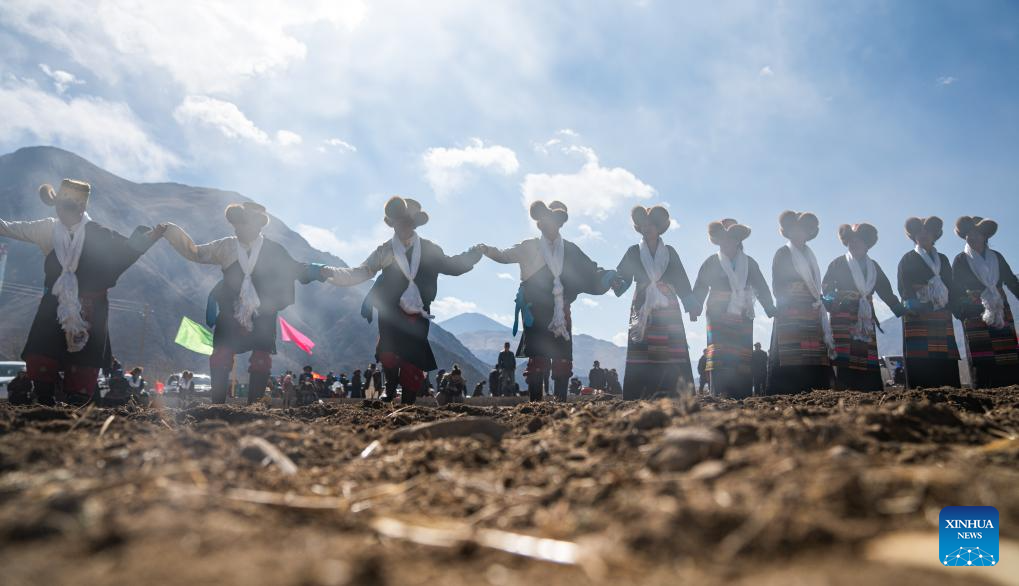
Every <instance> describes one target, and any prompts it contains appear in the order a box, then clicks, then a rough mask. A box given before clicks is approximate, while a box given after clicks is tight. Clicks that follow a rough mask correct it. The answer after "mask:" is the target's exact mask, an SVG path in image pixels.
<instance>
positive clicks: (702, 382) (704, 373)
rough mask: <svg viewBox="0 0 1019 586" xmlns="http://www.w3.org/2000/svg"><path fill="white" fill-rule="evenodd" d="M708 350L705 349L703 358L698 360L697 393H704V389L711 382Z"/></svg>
mask: <svg viewBox="0 0 1019 586" xmlns="http://www.w3.org/2000/svg"><path fill="white" fill-rule="evenodd" d="M709 376H710V375H709V374H708V349H707V348H705V349H704V352H702V353H701V357H700V358H699V359H698V360H697V379H698V381H697V387H698V388H697V392H699V393H703V392H704V387H705V386H706V385H707V384H708V383H709V382H710V381H709V380H708V377H709Z"/></svg>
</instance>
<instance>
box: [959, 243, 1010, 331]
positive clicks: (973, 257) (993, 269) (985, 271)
mask: <svg viewBox="0 0 1019 586" xmlns="http://www.w3.org/2000/svg"><path fill="white" fill-rule="evenodd" d="M963 252H965V253H966V260H967V261H968V262H969V268H970V270H972V271H973V274H974V275H976V277H977V280H979V281H980V284H982V285H983V286H984V290H983V291H982V292H981V293H980V303H981V304H982V305H983V306H984V313H983V315H981V316H980V317H981V319H983V320H984V323H985V324H987V325H988V326H990V327H992V328H1003V327H1005V298H1004V297H1002V295H1001V292H1000V291H998V281H999V280H1000V278H1001V274H1000V268H1001V267H1000V265H999V264H998V253H996V252H994V251H993V250H991V249H990V248H985V249H984V254H983V256H981V255H980V254H977V252H976V251H975V250H973V249H972V248H970V246H969V244H967V245H966V248H965V249H964V250H963Z"/></svg>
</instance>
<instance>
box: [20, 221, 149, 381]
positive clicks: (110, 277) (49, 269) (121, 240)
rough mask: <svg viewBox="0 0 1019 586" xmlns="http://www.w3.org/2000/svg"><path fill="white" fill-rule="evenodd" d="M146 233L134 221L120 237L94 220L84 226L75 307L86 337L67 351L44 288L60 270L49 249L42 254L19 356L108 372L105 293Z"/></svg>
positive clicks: (53, 302)
mask: <svg viewBox="0 0 1019 586" xmlns="http://www.w3.org/2000/svg"><path fill="white" fill-rule="evenodd" d="M149 232H150V229H149V228H147V227H141V226H139V227H138V228H136V229H135V231H134V234H132V235H131V238H125V237H124V236H122V235H120V234H118V233H117V232H114V231H113V230H110V229H109V228H106V227H104V226H100V225H99V224H97V223H95V222H89V223H88V224H86V225H85V245H84V247H83V248H82V251H81V258H80V259H79V261H78V270H77V271H76V272H75V274H76V275H77V277H78V296H79V298H80V299H81V308H82V310H83V311H84V314H85V321H86V322H88V323H89V325H90V328H89V337H88V342H87V343H86V344H85V347H84V348H82V349H81V350H80V351H78V352H68V351H67V338H66V337H65V334H64V330H63V328H62V327H61V326H60V322H58V321H57V298H56V297H55V296H54V295H53V294H52V293H51V292H50V291H51V290H52V288H53V285H54V283H56V281H57V278H58V277H59V276H60V274H61V273H62V272H63V269H61V267H60V262H59V261H58V260H57V254H56V252H55V251H51V252H50V253H49V254H47V255H46V260H45V261H44V263H43V270H44V272H45V281H44V291H43V296H42V300H41V301H40V302H39V310H38V311H37V312H36V314H35V321H33V322H32V329H31V330H30V331H29V333H28V340H27V341H26V343H25V349H24V351H23V352H22V353H21V357H22V359H23V360H26V359H27V357H28V356H32V355H37V356H46V357H48V358H54V359H56V360H58V361H59V362H60V363H61V364H63V365H74V366H82V367H88V368H100V369H103V370H105V371H107V372H109V370H110V362H111V360H112V358H113V353H112V350H111V346H110V332H109V313H110V304H109V299H108V298H107V295H106V294H107V291H108V290H109V289H111V288H113V287H114V286H115V285H116V284H117V279H119V278H120V275H122V274H124V271H126V270H127V269H128V268H130V266H131V265H133V264H134V263H135V261H137V260H138V259H139V258H140V257H141V255H143V254H145V252H146V251H147V250H148V249H149V248H150V247H152V244H153V242H152V240H151V239H150V238H149Z"/></svg>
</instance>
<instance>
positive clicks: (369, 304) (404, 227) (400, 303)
mask: <svg viewBox="0 0 1019 586" xmlns="http://www.w3.org/2000/svg"><path fill="white" fill-rule="evenodd" d="M384 221H385V223H386V225H388V226H389V227H390V228H392V229H393V238H392V239H391V240H389V241H388V242H386V243H384V244H382V245H381V246H379V247H378V248H377V249H375V251H374V252H373V253H372V254H371V256H369V257H368V259H367V260H365V261H364V263H363V264H362V265H361V267H360V268H363V269H365V270H367V271H368V272H369V273H370V274H371V275H374V274H376V273H379V272H381V275H380V276H379V278H378V279H376V280H375V284H374V285H372V288H371V291H369V293H368V296H367V298H366V299H365V302H364V306H363V307H362V312H363V315H364V316H365V317H366V318H367V319H368V321H371V319H372V309H374V310H376V311H377V312H378V319H379V341H378V345H377V347H376V349H375V358H376V360H378V361H380V362H381V363H382V368H383V370H384V371H385V375H386V376H385V378H386V380H385V384H386V394H385V396H384V398H383V400H387V401H392V400H393V399H395V398H396V387H397V385H399V386H400V387H401V388H402V389H403V403H404V404H412V403H414V401H415V399H416V397H417V393H418V392H419V391H420V390H422V385H423V384H424V381H425V376H426V373H428V372H429V371H432V370H435V368H436V364H435V355H434V354H432V347H431V344H429V343H428V331H429V328H430V326H431V323H432V321H431V320H432V319H433V316H432V315H431V313H429V311H430V308H431V304H432V301H434V300H435V296H436V294H437V293H438V279H439V275H440V274H441V275H451V276H458V275H462V274H464V273H466V272H468V271H470V270H471V269H472V268H474V265H475V264H477V263H478V261H479V260H481V250H480V248H479V247H477V246H475V247H473V248H471V249H470V250H468V251H466V252H464V253H462V254H458V255H456V256H446V253H445V252H443V251H442V248H440V247H439V245H438V244H435V243H434V242H432V241H430V240H426V239H424V238H421V237H420V236H419V235H418V233H417V229H418V228H420V227H421V226H424V225H425V224H426V223H428V214H426V213H425V212H424V211H422V209H421V204H420V203H418V202H417V201H415V200H413V199H410V198H402V197H392V198H390V199H389V201H388V202H386V206H385V217H384Z"/></svg>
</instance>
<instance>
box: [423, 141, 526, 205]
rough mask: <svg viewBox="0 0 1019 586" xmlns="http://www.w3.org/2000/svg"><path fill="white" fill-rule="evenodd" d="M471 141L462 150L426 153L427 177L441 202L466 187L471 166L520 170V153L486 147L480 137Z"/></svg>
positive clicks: (509, 171) (503, 171)
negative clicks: (518, 154)
mask: <svg viewBox="0 0 1019 586" xmlns="http://www.w3.org/2000/svg"><path fill="white" fill-rule="evenodd" d="M470 142H471V144H470V145H469V146H467V147H465V148H462V149H457V148H445V147H434V148H430V149H428V150H427V151H425V154H424V155H422V160H423V162H424V165H425V178H426V179H427V180H428V184H429V185H431V186H432V190H433V191H434V192H435V195H436V196H437V197H438V198H439V200H440V201H442V200H443V199H445V198H446V197H448V196H449V195H451V194H453V193H455V192H457V191H459V190H460V189H461V188H462V187H463V186H464V184H465V183H466V181H467V179H468V177H469V169H468V168H469V167H476V168H480V169H486V170H490V171H492V172H495V173H499V174H501V175H512V174H513V173H516V172H517V170H518V169H520V162H519V161H518V160H517V155H516V153H514V152H513V151H512V150H511V149H508V148H506V147H504V146H499V145H492V146H485V144H484V143H483V142H482V141H481V140H480V139H477V138H472V139H471V141H470Z"/></svg>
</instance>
